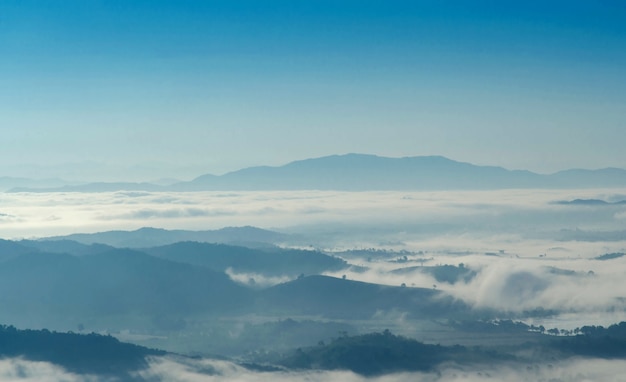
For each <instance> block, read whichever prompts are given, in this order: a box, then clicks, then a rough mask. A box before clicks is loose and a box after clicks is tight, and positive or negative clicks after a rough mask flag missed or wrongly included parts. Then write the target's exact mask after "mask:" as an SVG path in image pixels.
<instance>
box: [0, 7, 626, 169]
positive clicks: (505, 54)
mask: <svg viewBox="0 0 626 382" xmlns="http://www.w3.org/2000/svg"><path fill="white" fill-rule="evenodd" d="M0 144H1V146H2V149H1V150H0V169H2V168H8V167H11V166H17V165H23V164H42V165H55V164H63V163H68V162H83V161H95V162H102V163H106V164H111V165H136V164H146V163H153V164H154V163H161V164H163V168H164V169H168V168H175V167H177V166H178V167H193V168H194V169H195V170H194V171H198V173H197V175H200V173H203V172H210V173H217V174H219V173H223V172H225V171H229V170H235V169H238V168H241V167H246V166H251V165H259V164H267V165H280V164H283V163H286V162H289V161H291V160H296V159H304V158H308V157H317V156H323V155H329V154H341V153H348V152H361V153H371V154H378V155H386V156H412V155H433V154H436V155H444V156H447V157H449V158H452V159H456V160H460V161H467V162H472V163H477V164H490V165H501V166H504V167H507V168H523V169H530V170H533V171H537V172H545V173H547V172H552V171H556V170H561V169H565V168H572V167H583V168H600V167H608V166H613V167H622V168H626V149H625V146H626V3H624V2H623V1H619V0H615V1H575V0H574V1H515V2H513V1H511V2H508V1H495V0H494V1H445V0H432V1H398V0H386V1H382V0H381V1H368V0H358V1H356V0H355V1H341V0H335V1H326V0H318V1H313V0H302V1H295V0H285V1H274V0H224V1H192V0H176V1H174V0H172V1H162V0H143V1H140V0H134V1H128V0H119V1H118V0H115V1H113V0H111V1H108V0H56V1H52V0H37V1H35V0H2V1H0ZM168 166H169V167H168ZM166 172H167V171H165V170H164V174H163V176H175V175H176V174H172V173H166ZM1 175H3V174H0V176H1Z"/></svg>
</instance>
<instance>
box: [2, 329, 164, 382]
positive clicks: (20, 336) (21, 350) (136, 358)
mask: <svg viewBox="0 0 626 382" xmlns="http://www.w3.org/2000/svg"><path fill="white" fill-rule="evenodd" d="M164 354H165V352H163V351H160V350H153V349H148V348H145V347H142V346H137V345H133V344H128V343H124V342H120V341H118V340H117V339H115V338H114V337H111V336H104V335H99V334H95V333H91V334H86V335H83V334H75V333H57V332H51V331H49V330H46V329H43V330H19V329H16V328H15V327H13V326H6V325H0V357H2V358H14V357H22V358H25V359H27V360H31V361H44V362H50V363H53V364H55V365H59V366H62V367H63V368H65V369H66V370H68V371H71V372H75V373H80V374H96V375H108V376H114V377H117V378H120V379H121V380H131V379H132V375H131V374H132V372H134V371H137V370H140V369H143V368H145V367H147V362H146V357H147V356H155V355H164Z"/></svg>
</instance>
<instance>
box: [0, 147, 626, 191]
mask: <svg viewBox="0 0 626 382" xmlns="http://www.w3.org/2000/svg"><path fill="white" fill-rule="evenodd" d="M623 186H626V170H624V169H619V168H605V169H599V170H582V169H572V170H565V171H560V172H557V173H554V174H550V175H543V174H537V173H533V172H530V171H526V170H507V169H505V168H502V167H497V166H478V165H474V164H470V163H465V162H458V161H454V160H451V159H448V158H445V157H442V156H414V157H403V158H389V157H381V156H376V155H367V154H345V155H332V156H326V157H321V158H313V159H305V160H299V161H294V162H290V163H288V164H286V165H283V166H277V167H269V166H258V167H249V168H244V169H241V170H238V171H233V172H229V173H227V174H224V175H220V176H217V175H211V174H205V175H202V176H199V177H197V178H195V179H194V180H192V181H189V182H178V183H175V184H172V185H169V186H164V185H155V184H151V183H90V184H84V185H79V186H73V185H69V186H64V187H62V188H42V189H32V188H14V189H12V190H10V191H11V192H53V191H63V192H72V191H75V192H104V191H121V190H133V191H139V190H143V191H224V190H240V191H255V190H337V191H379V190H450V189H453V190H461V189H472V190H487V189H507V188H595V187H623Z"/></svg>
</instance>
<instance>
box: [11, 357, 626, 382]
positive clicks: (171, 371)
mask: <svg viewBox="0 0 626 382" xmlns="http://www.w3.org/2000/svg"><path fill="white" fill-rule="evenodd" d="M136 377H137V378H140V379H142V380H147V381H163V382H170V381H171V382H174V381H177V382H178V381H180V382H195V381H197V382H211V381H234V382H247V381H273V382H281V381H307V382H316V381H320V382H322V381H346V382H400V381H419V382H438V381H459V382H461V381H462V382H471V381H559V382H582V381H598V382H602V381H616V380H624V379H625V378H626V361H625V360H602V359H590V358H576V359H571V360H568V361H561V362H553V363H544V364H529V365H508V364H501V365H497V366H491V365H484V366H473V367H468V366H462V365H456V364H446V365H442V366H441V367H440V368H438V369H437V370H435V371H433V372H430V373H397V374H389V375H384V376H380V377H370V378H366V377H362V376H359V375H357V374H354V373H352V372H348V371H306V372H304V371H303V372H287V371H284V372H257V371H252V370H248V369H245V368H243V367H241V366H238V365H236V364H234V363H231V362H227V361H220V360H212V359H190V358H183V357H174V356H168V357H155V358H152V359H150V362H149V367H148V368H147V369H144V370H142V371H139V372H137V373H136ZM0 379H1V380H2V381H7V382H11V381H20V382H24V381H38V382H46V381H51V382H52V381H54V382H105V381H111V382H112V381H117V380H118V379H116V378H115V377H104V376H91V375H77V374H74V373H70V372H67V371H66V370H64V369H62V368H60V367H58V366H55V365H52V364H50V363H47V362H34V361H28V360H24V359H20V358H11V359H3V360H0Z"/></svg>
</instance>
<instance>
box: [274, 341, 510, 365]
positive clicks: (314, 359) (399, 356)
mask: <svg viewBox="0 0 626 382" xmlns="http://www.w3.org/2000/svg"><path fill="white" fill-rule="evenodd" d="M512 358H513V357H511V356H509V355H506V354H500V353H495V352H490V353H488V352H485V351H482V350H480V349H468V348H466V347H464V346H458V345H457V346H441V345H429V344H424V343H421V342H419V341H416V340H412V339H409V338H404V337H401V336H396V335H393V334H391V332H389V331H388V330H386V331H384V332H383V333H370V334H365V335H360V336H352V337H348V336H342V337H339V338H336V339H334V340H333V341H331V342H330V343H329V344H327V345H326V344H319V345H318V346H314V347H309V348H306V349H297V350H295V351H293V352H292V353H290V354H288V355H286V356H285V357H283V358H282V359H279V360H278V361H277V363H278V364H280V365H282V366H285V367H288V368H294V369H326V370H351V371H353V372H355V373H358V374H362V375H368V376H369V375H381V374H386V373H394V372H403V371H431V370H433V369H435V368H436V366H438V365H439V364H441V363H443V362H455V363H460V364H462V363H490V362H497V361H502V360H510V359H512Z"/></svg>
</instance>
